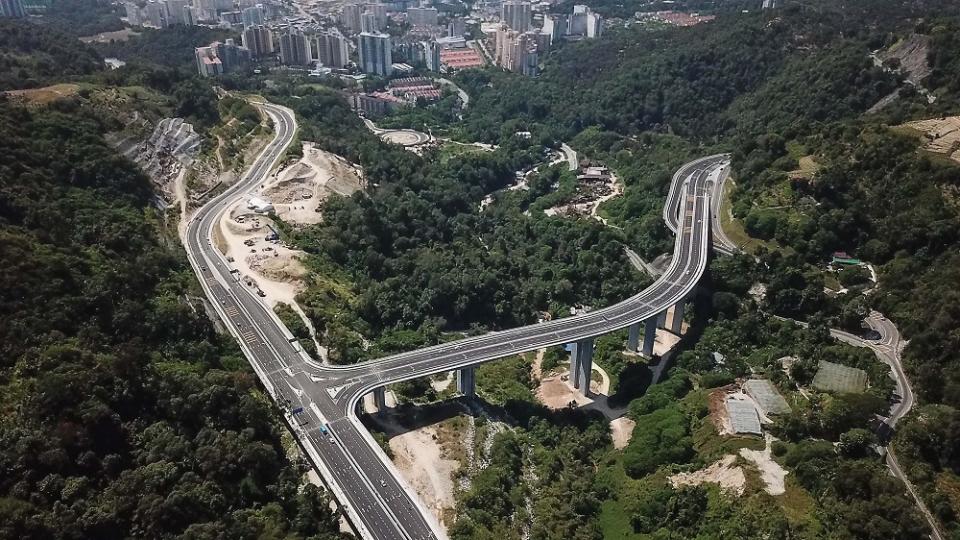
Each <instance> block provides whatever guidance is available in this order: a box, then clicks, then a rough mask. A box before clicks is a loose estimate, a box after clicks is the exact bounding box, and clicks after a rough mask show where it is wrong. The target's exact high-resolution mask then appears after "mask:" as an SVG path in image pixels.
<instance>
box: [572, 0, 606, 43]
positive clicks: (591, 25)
mask: <svg viewBox="0 0 960 540" xmlns="http://www.w3.org/2000/svg"><path fill="white" fill-rule="evenodd" d="M569 20H570V23H569V26H568V27H567V35H569V36H581V37H586V38H598V37H600V34H602V33H603V17H601V16H600V14H598V13H594V12H593V11H591V10H590V8H589V7H587V6H584V5H576V6H573V14H571V15H570V19H569Z"/></svg>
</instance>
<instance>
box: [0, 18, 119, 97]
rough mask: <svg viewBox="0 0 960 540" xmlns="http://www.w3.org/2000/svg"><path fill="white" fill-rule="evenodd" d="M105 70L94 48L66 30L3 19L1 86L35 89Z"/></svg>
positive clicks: (0, 52) (0, 65) (0, 35)
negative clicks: (73, 37)
mask: <svg viewBox="0 0 960 540" xmlns="http://www.w3.org/2000/svg"><path fill="white" fill-rule="evenodd" d="M100 69H103V61H102V59H101V58H100V56H99V55H98V54H97V53H96V52H95V51H94V50H93V49H91V48H90V47H88V46H86V45H84V44H82V43H80V42H79V41H74V40H70V38H69V37H67V36H65V35H64V34H63V33H61V32H58V31H55V30H49V29H46V28H42V27H37V26H34V25H30V24H24V23H22V22H16V21H12V20H10V19H0V89H2V90H9V89H13V88H33V87H36V86H43V85H45V84H51V83H53V82H62V81H64V80H65V79H69V78H71V77H76V76H80V75H89V74H91V73H93V72H95V71H97V70H100Z"/></svg>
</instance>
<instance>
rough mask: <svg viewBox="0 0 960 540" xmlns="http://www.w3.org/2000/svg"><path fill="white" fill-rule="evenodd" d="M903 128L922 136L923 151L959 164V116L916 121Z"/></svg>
mask: <svg viewBox="0 0 960 540" xmlns="http://www.w3.org/2000/svg"><path fill="white" fill-rule="evenodd" d="M904 126H905V127H907V128H911V129H914V130H917V131H919V132H921V133H922V134H923V138H924V146H923V147H924V149H925V150H927V151H930V152H934V153H937V154H944V155H945V156H947V157H949V158H950V159H952V160H954V161H957V162H960V116H947V117H946V118H931V119H929V120H917V121H916V122H908V123H906V124H904Z"/></svg>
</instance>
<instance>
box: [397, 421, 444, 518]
mask: <svg viewBox="0 0 960 540" xmlns="http://www.w3.org/2000/svg"><path fill="white" fill-rule="evenodd" d="M437 439H438V436H437V427H436V426H427V427H425V428H423V429H418V430H416V431H410V432H408V433H404V434H402V435H397V436H396V437H393V438H392V439H390V449H391V450H392V451H393V455H394V458H393V461H394V464H396V466H397V468H398V469H399V470H400V473H401V474H403V476H404V479H405V480H406V481H407V482H408V483H409V484H410V486H411V487H413V488H414V489H415V490H416V491H417V493H418V494H419V495H420V497H422V498H423V502H424V504H425V505H426V506H427V508H429V509H430V511H431V512H433V514H434V515H435V516H436V518H437V520H438V521H440V522H441V523H443V519H444V514H445V513H446V510H448V509H451V508H454V506H455V505H456V499H455V498H454V482H453V477H454V475H455V474H456V472H457V470H458V469H459V468H460V463H459V462H458V461H456V460H453V459H447V458H445V457H444V452H443V449H442V448H441V446H440V443H439V442H438V440H437Z"/></svg>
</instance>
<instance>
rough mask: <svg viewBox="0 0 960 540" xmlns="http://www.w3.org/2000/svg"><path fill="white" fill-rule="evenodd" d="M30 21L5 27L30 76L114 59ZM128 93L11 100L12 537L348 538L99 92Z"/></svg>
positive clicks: (7, 211)
mask: <svg viewBox="0 0 960 540" xmlns="http://www.w3.org/2000/svg"><path fill="white" fill-rule="evenodd" d="M19 24H25V23H22V22H20V23H11V24H6V23H4V26H3V28H4V31H3V32H0V36H2V37H0V40H3V39H16V38H17V37H18V36H19V37H21V38H23V41H22V42H21V44H18V45H11V44H10V43H9V42H7V41H3V42H2V43H3V45H2V46H0V54H2V55H7V54H15V55H16V57H17V58H18V59H19V60H18V61H20V62H21V64H20V66H21V69H22V70H23V73H17V74H16V80H19V81H40V80H45V78H46V77H50V78H51V79H49V80H51V81H52V80H53V79H52V77H53V76H54V74H55V73H56V71H54V70H55V69H57V68H56V66H53V65H49V61H50V59H51V58H59V59H60V60H58V61H63V62H67V61H68V58H67V56H70V55H66V54H65V52H64V51H72V53H71V54H72V58H71V59H70V61H72V62H73V63H74V64H76V65H77V66H79V67H86V68H89V67H90V66H91V65H93V63H94V62H97V63H98V62H99V60H98V59H96V60H95V58H96V57H95V55H94V54H92V53H88V51H87V50H86V49H85V48H84V47H82V46H81V45H80V44H79V43H76V44H74V43H73V42H71V41H69V40H64V39H62V35H59V34H55V33H50V34H48V32H47V31H45V30H42V29H39V28H34V27H26V28H24V27H20V26H18V25H19ZM7 30H10V31H9V32H7ZM51 35H56V36H59V38H58V39H59V42H58V39H53V40H51V39H47V38H48V37H49V36H51ZM31 40H32V41H31ZM22 43H29V44H30V46H29V48H23V46H22ZM16 47H19V48H16ZM12 51H13V52H12ZM78 51H79V52H78ZM77 54H80V55H81V56H80V57H77V56H76V55H77ZM84 55H86V56H84ZM88 57H89V58H90V62H89V63H88V64H84V62H85V61H86V60H85V59H86V58H88ZM68 63H69V62H68ZM76 73H79V72H77V71H70V70H69V69H68V68H64V69H62V70H61V71H60V74H61V75H62V76H65V77H69V76H71V75H73V74H76ZM111 77H118V78H119V79H118V80H121V81H122V80H123V78H122V76H121V75H119V74H116V73H114V74H112V75H111ZM4 84H7V83H6V82H5V83H4ZM11 84H16V83H11ZM164 84H166V85H170V86H167V87H166V88H167V89H168V90H173V89H174V88H177V81H175V80H174V81H170V80H166V81H165V82H164ZM160 86H162V85H160V84H158V88H157V89H154V90H151V92H159V91H160V90H159V87H160ZM7 88H8V87H7ZM111 91H113V93H117V92H119V90H118V89H116V88H104V87H101V86H96V87H93V86H91V89H90V91H89V92H88V93H85V94H84V95H77V96H74V97H67V98H63V99H60V100H57V101H54V102H53V103H51V104H49V105H39V104H36V105H31V106H29V107H24V106H21V105H19V104H15V103H12V102H10V101H9V100H8V99H7V98H6V97H5V96H2V97H0V133H2V136H0V261H2V264H0V268H2V271H0V304H2V305H3V310H2V313H0V351H2V353H0V471H3V472H2V474H0V538H35V539H48V538H103V539H109V538H117V539H119V538H131V537H141V538H172V537H191V538H218V537H219V538H263V537H284V538H307V537H311V538H337V537H339V533H338V532H337V531H338V523H337V515H336V514H335V513H334V512H332V511H331V510H330V509H329V498H328V495H327V494H326V493H325V492H324V491H322V490H320V489H317V488H316V487H314V486H312V485H307V486H305V487H304V485H303V484H304V481H303V478H302V477H303V473H304V471H305V470H306V469H305V464H304V463H303V462H301V461H300V460H299V458H296V457H291V454H290V453H289V448H288V445H289V444H290V443H289V442H287V443H286V444H285V443H284V442H283V441H282V438H283V433H285V432H284V430H283V429H282V428H281V426H280V424H279V423H278V415H277V414H276V412H275V411H274V409H273V405H272V404H271V403H270V402H269V401H268V400H267V398H266V397H265V396H264V395H263V394H262V393H261V392H260V390H259V388H258V385H257V380H256V377H255V376H254V375H253V373H252V372H251V371H250V369H249V367H248V366H247V364H246V362H245V360H244V359H243V357H242V355H241V354H240V353H239V351H238V350H237V349H236V346H235V344H234V343H233V342H232V340H229V339H224V338H221V337H220V336H218V335H217V334H216V333H215V332H214V331H213V327H212V325H211V323H210V321H209V319H208V318H207V317H206V315H205V313H204V310H203V307H202V304H201V303H200V302H199V301H198V296H199V294H200V292H199V287H198V286H197V284H196V282H195V278H194V277H193V274H192V272H191V271H190V269H189V267H188V265H187V264H186V261H185V259H184V257H183V254H182V251H181V250H180V249H179V248H178V247H177V242H176V240H175V238H174V236H175V232H174V231H173V230H170V229H168V228H167V225H165V222H166V220H165V219H164V218H163V215H162V214H160V213H159V212H157V211H155V210H154V209H152V207H151V206H150V201H151V200H152V198H153V196H152V192H151V188H150V184H149V182H148V180H147V178H146V177H145V176H144V174H143V173H142V172H140V171H139V170H138V169H137V168H136V167H135V166H134V165H133V164H132V163H131V162H129V161H128V160H126V159H125V158H122V157H121V156H119V155H118V154H117V152H116V151H115V150H114V149H113V148H111V147H110V146H108V145H107V143H106V142H105V140H104V137H103V136H104V134H105V133H107V132H109V131H113V130H116V129H119V128H120V127H122V126H118V125H117V122H118V119H117V117H116V116H115V115H112V114H104V110H102V109H98V108H97V107H96V106H95V104H94V100H93V99H92V96H96V95H98V94H97V93H98V92H104V93H106V94H109V93H110V92H111ZM143 92H147V91H146V90H143ZM209 92H210V89H209V88H207V87H204V88H202V89H201V91H200V93H209ZM177 93H178V94H179V95H178V96H170V95H166V94H164V96H165V99H168V100H169V102H170V103H171V104H173V105H176V104H177V103H180V104H181V105H182V104H185V103H188V102H192V101H193V97H192V96H194V95H193V94H191V92H190V91H188V90H183V91H180V92H177ZM141 95H142V94H141ZM293 455H296V454H293Z"/></svg>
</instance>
